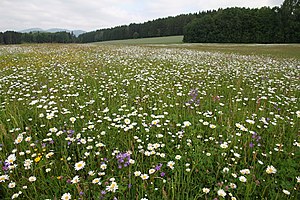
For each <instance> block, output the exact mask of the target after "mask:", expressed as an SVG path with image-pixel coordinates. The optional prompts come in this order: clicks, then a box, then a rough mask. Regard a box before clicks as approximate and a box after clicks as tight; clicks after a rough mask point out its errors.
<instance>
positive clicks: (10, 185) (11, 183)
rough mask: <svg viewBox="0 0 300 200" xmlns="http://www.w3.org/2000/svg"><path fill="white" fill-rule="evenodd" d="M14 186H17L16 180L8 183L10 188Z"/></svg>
mask: <svg viewBox="0 0 300 200" xmlns="http://www.w3.org/2000/svg"><path fill="white" fill-rule="evenodd" d="M14 187H16V183H15V182H10V183H9V184H8V188H14Z"/></svg>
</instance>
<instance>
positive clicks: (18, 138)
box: [15, 134, 23, 144]
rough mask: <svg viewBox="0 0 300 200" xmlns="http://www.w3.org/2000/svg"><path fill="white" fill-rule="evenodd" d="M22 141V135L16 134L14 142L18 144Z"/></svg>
mask: <svg viewBox="0 0 300 200" xmlns="http://www.w3.org/2000/svg"><path fill="white" fill-rule="evenodd" d="M22 141H23V135H22V134H20V135H18V137H17V139H16V140H15V144H20V143H21V142H22Z"/></svg>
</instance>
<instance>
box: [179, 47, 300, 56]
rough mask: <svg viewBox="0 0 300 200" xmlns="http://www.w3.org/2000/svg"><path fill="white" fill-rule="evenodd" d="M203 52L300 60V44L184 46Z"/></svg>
mask: <svg viewBox="0 0 300 200" xmlns="http://www.w3.org/2000/svg"><path fill="white" fill-rule="evenodd" d="M183 46H185V47H187V48H191V49H197V50H201V51H213V52H216V51H217V52H223V53H236V54H241V55H263V56H271V57H277V58H295V59H300V44H183Z"/></svg>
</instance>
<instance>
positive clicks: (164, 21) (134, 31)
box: [78, 14, 197, 43]
mask: <svg viewBox="0 0 300 200" xmlns="http://www.w3.org/2000/svg"><path fill="white" fill-rule="evenodd" d="M196 16H197V15H196V14H182V15H178V16H176V17H168V18H159V19H156V20H153V21H148V22H145V23H142V24H135V23H133V24H130V25H124V26H117V27H114V28H108V29H100V30H97V31H93V32H88V33H84V34H81V35H79V36H78V42H82V43H86V42H100V41H108V40H122V39H135V38H149V37H160V36H171V35H183V27H184V26H186V25H187V24H188V23H189V22H191V21H192V20H193V19H195V18H196Z"/></svg>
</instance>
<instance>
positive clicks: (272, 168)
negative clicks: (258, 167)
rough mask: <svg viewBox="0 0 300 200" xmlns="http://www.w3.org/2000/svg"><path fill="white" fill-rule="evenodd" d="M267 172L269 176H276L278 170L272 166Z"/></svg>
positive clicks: (269, 166)
mask: <svg viewBox="0 0 300 200" xmlns="http://www.w3.org/2000/svg"><path fill="white" fill-rule="evenodd" d="M266 172H267V174H275V173H276V172H277V170H276V169H275V167H273V166H272V165H268V167H267V169H266Z"/></svg>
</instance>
